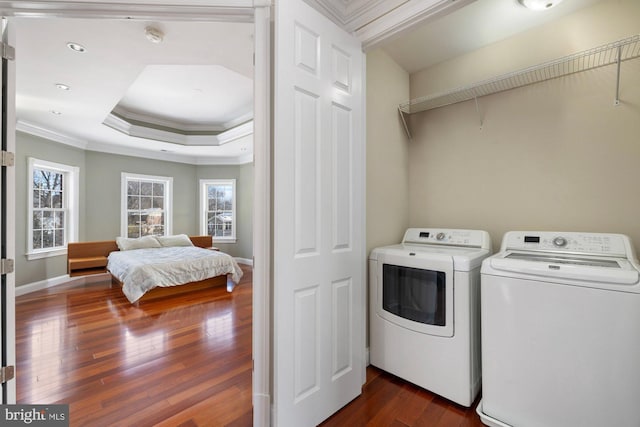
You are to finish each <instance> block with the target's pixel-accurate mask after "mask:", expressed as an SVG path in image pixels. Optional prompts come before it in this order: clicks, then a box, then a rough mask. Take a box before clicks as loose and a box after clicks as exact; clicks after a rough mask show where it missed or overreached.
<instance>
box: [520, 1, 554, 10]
mask: <svg viewBox="0 0 640 427" xmlns="http://www.w3.org/2000/svg"><path fill="white" fill-rule="evenodd" d="M518 1H519V2H520V4H521V5H523V6H524V7H526V8H527V9H531V10H547V9H551V8H552V7H553V6H556V5H557V4H558V3H560V2H561V1H562V0H518Z"/></svg>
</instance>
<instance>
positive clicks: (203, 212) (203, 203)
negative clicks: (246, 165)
mask: <svg viewBox="0 0 640 427" xmlns="http://www.w3.org/2000/svg"><path fill="white" fill-rule="evenodd" d="M210 184H217V185H231V186H232V187H233V201H232V204H233V215H232V216H233V220H232V221H233V228H232V229H231V233H232V234H231V236H229V237H217V236H213V243H214V245H215V244H216V242H218V243H236V239H237V234H236V230H237V229H238V223H237V221H236V216H237V215H236V210H237V206H236V190H237V187H236V180H235V179H201V180H200V234H202V235H203V236H206V235H208V234H209V233H208V230H207V207H208V203H207V202H208V200H207V185H210Z"/></svg>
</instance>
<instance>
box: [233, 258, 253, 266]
mask: <svg viewBox="0 0 640 427" xmlns="http://www.w3.org/2000/svg"><path fill="white" fill-rule="evenodd" d="M235 260H236V262H237V263H238V264H244V265H251V266H253V260H252V259H249V258H236V259H235Z"/></svg>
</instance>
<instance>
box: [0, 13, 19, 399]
mask: <svg viewBox="0 0 640 427" xmlns="http://www.w3.org/2000/svg"><path fill="white" fill-rule="evenodd" d="M1 25H2V42H3V43H5V44H6V45H8V46H13V33H12V31H11V28H10V27H9V22H8V20H7V19H5V18H2V24H1ZM0 72H1V73H2V76H1V78H2V95H1V98H2V99H1V100H0V103H1V104H2V125H1V126H2V129H1V133H2V151H7V152H10V153H15V151H16V150H15V61H14V60H12V59H6V58H3V59H2V67H1V71H0ZM0 188H1V193H2V194H1V197H0V204H1V206H0V224H1V226H0V240H1V245H0V247H1V249H0V252H1V257H2V259H10V260H14V259H15V228H16V227H15V209H14V207H15V168H14V167H13V166H7V167H5V166H2V173H1V174H0ZM1 281H2V288H1V292H0V318H1V323H2V339H1V340H0V341H1V342H2V344H1V345H2V366H15V359H16V358H15V274H14V273H13V272H11V273H9V274H3V275H2V279H1ZM15 402H16V380H15V379H11V380H9V381H7V382H6V383H4V384H2V403H4V404H10V403H15Z"/></svg>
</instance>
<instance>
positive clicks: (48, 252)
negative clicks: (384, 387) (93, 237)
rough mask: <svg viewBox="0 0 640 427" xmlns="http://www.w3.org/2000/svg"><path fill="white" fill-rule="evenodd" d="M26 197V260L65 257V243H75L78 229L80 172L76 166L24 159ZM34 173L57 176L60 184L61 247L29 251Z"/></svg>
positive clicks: (31, 245)
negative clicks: (35, 171) (62, 234)
mask: <svg viewBox="0 0 640 427" xmlns="http://www.w3.org/2000/svg"><path fill="white" fill-rule="evenodd" d="M27 170H28V171H27V174H28V175H27V176H28V180H29V181H28V183H27V188H28V195H27V204H28V207H27V212H28V213H27V248H26V249H27V253H26V256H27V260H29V261H31V260H35V259H41V258H49V257H54V256H61V255H66V254H67V245H68V244H69V242H75V241H77V240H78V234H79V232H78V230H79V228H80V225H79V222H80V168H79V167H77V166H70V165H65V164H62V163H56V162H51V161H48V160H42V159H38V158H35V157H29V158H28V167H27ZM34 170H46V171H51V172H56V173H61V174H62V176H63V180H62V183H63V184H62V193H63V195H62V201H63V207H62V209H64V211H65V219H64V245H63V246H56V247H54V248H40V249H34V248H33V213H34V208H33V191H34V187H33V172H34Z"/></svg>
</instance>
